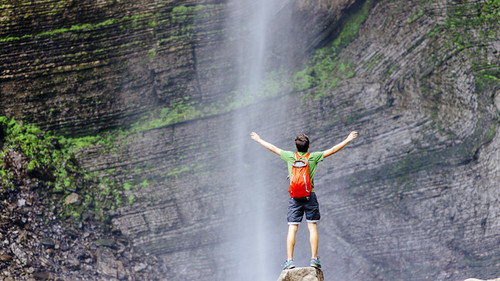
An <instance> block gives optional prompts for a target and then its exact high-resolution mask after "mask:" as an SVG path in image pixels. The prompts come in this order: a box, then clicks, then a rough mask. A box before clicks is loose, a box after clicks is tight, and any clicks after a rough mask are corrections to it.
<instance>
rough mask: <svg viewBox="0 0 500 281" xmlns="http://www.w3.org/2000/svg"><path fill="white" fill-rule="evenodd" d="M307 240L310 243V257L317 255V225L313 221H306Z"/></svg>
mask: <svg viewBox="0 0 500 281" xmlns="http://www.w3.org/2000/svg"><path fill="white" fill-rule="evenodd" d="M307 228H309V242H310V243H311V258H317V257H318V227H317V225H316V223H315V222H308V223H307Z"/></svg>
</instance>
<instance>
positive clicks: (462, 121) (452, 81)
mask: <svg viewBox="0 0 500 281" xmlns="http://www.w3.org/2000/svg"><path fill="white" fill-rule="evenodd" d="M50 3H52V4H50ZM50 3H49V2H47V4H46V6H43V5H37V6H33V5H24V6H21V5H15V4H13V5H12V6H10V7H6V9H5V10H3V11H2V13H3V14H2V21H1V26H2V29H1V34H2V35H1V38H0V39H1V40H0V45H1V49H0V62H1V63H0V65H1V67H0V96H1V100H2V102H1V104H0V114H1V115H7V116H9V117H11V116H14V117H16V118H17V119H19V120H23V121H24V122H35V123H38V124H39V125H40V126H42V127H43V128H45V129H50V130H53V131H55V132H58V133H60V134H64V135H66V136H73V137H75V136H94V135H96V134H101V135H106V134H110V135H112V136H113V141H112V143H111V144H109V143H108V144H103V143H97V144H95V145H93V146H90V147H85V148H83V149H81V150H79V151H78V152H77V157H78V159H79V161H80V162H81V163H82V164H83V165H84V166H85V167H86V168H87V169H88V170H89V171H92V172H94V173H96V174H97V175H98V176H99V177H102V178H109V179H112V180H113V181H115V182H116V183H117V185H116V186H121V187H127V188H122V189H121V191H122V192H123V193H124V194H126V195H127V196H132V195H133V196H134V197H129V198H135V200H131V203H130V204H127V205H124V206H122V207H121V208H118V209H117V210H109V212H110V215H111V216H112V218H113V225H114V226H115V227H116V228H118V229H120V230H121V231H122V232H123V233H124V234H125V235H127V237H129V238H130V239H131V241H132V242H133V244H134V245H135V246H137V247H140V248H142V249H143V250H146V251H147V252H149V253H151V254H154V255H156V256H158V257H159V258H160V259H161V260H162V261H163V262H162V266H161V270H162V272H164V276H165V278H166V280H171V279H173V280H224V279H226V278H227V277H228V276H226V274H227V275H229V276H232V275H231V273H228V272H231V270H232V268H234V265H235V263H236V262H237V261H234V260H232V259H231V258H230V256H231V255H228V252H230V251H231V246H232V244H230V243H229V242H228V238H229V237H231V235H230V234H231V233H230V231H226V230H228V228H227V227H228V223H229V222H233V221H235V220H236V221H238V220H240V221H241V220H243V219H244V218H245V216H247V215H249V214H248V213H246V211H242V210H241V209H238V202H240V201H238V200H241V199H239V197H238V194H240V190H238V184H237V183H238V180H240V179H239V178H238V177H237V176H236V175H235V174H233V173H232V171H233V169H232V168H233V167H234V166H237V165H241V166H244V167H246V168H247V170H248V171H251V165H250V163H261V165H265V169H266V174H269V176H268V177H266V179H265V180H264V181H263V182H260V184H265V185H267V186H269V190H268V193H267V194H266V195H267V198H268V203H267V207H266V208H267V209H266V210H267V213H268V214H269V216H268V217H267V219H268V220H270V221H271V222H272V223H273V224H275V225H279V224H283V225H285V228H286V223H285V222H284V220H285V219H284V218H285V217H286V214H285V212H286V196H287V194H286V180H285V178H286V167H284V166H283V163H282V162H281V161H280V160H279V159H277V158H273V157H272V155H269V154H266V153H268V152H267V151H264V150H262V148H261V147H258V146H257V145H256V144H255V143H252V142H251V141H250V140H249V139H248V140H247V141H243V142H242V141H241V140H238V139H236V138H235V137H234V136H233V135H232V134H231V128H234V126H237V124H234V120H237V119H238V118H241V117H244V116H247V115H248V114H247V113H248V112H250V111H254V112H259V113H261V114H259V115H257V117H255V118H253V119H252V120H248V124H247V127H248V131H249V132H250V131H251V130H256V131H258V132H259V134H260V135H261V136H262V137H263V138H264V139H266V140H269V141H270V142H272V143H274V144H276V145H277V146H278V147H280V148H283V149H287V150H292V149H294V148H293V142H292V141H293V137H294V136H295V135H297V134H298V133H300V132H305V133H307V134H308V135H309V136H310V137H311V140H312V143H311V149H312V150H324V149H327V148H330V147H331V146H332V145H334V144H336V143H338V142H340V141H341V140H342V139H343V138H344V137H345V136H346V135H347V134H348V133H349V132H350V131H351V130H358V131H359V133H360V137H359V138H358V139H357V140H356V141H355V142H353V143H352V144H350V145H349V146H348V147H346V148H345V149H344V150H342V151H341V152H339V153H338V154H336V155H334V156H332V157H331V158H328V159H326V160H325V161H324V162H322V163H320V164H319V166H318V172H317V174H316V180H315V182H316V186H317V194H318V197H319V200H320V205H321V211H322V221H321V223H320V225H319V231H320V255H321V257H322V260H323V262H324V265H323V266H324V270H325V276H326V279H328V280H366V279H368V280H393V279H396V280H403V279H412V278H413V279H418V280H458V279H465V278H466V277H470V276H476V277H478V278H483V279H488V278H494V277H498V276H499V275H500V272H499V271H498V266H497V264H498V263H499V262H500V261H499V258H498V257H499V252H498V249H497V247H496V245H498V242H499V239H500V236H499V235H498V233H500V229H499V227H500V225H499V224H498V223H497V221H498V216H499V211H500V209H499V199H500V198H499V196H498V194H497V192H496V190H497V188H498V180H497V179H498V178H499V177H500V174H499V173H500V171H499V168H498V167H500V165H499V164H500V158H499V157H500V156H499V155H500V153H499V151H498V147H500V139H499V135H498V128H499V127H498V123H499V117H498V116H499V112H500V97H499V94H498V92H499V87H498V63H499V61H498V51H499V48H500V47H499V44H498V30H499V29H498V21H495V20H494V19H495V15H493V16H492V17H493V20H491V17H490V20H488V17H487V15H488V9H491V8H493V9H495V7H496V9H498V7H497V6H494V4H492V3H493V1H445V0H443V1H437V2H435V1H434V2H425V3H423V2H422V3H413V2H412V3H409V2H408V1H377V2H373V3H371V2H369V3H371V4H370V5H369V7H370V8H371V9H370V12H369V16H368V17H367V18H366V20H363V21H362V23H363V24H362V25H361V27H360V28H359V32H358V33H357V39H356V40H354V41H352V42H349V45H348V46H347V47H346V48H343V49H342V48H340V47H339V46H341V44H336V43H333V46H334V47H335V52H334V53H335V55H332V52H330V51H328V50H326V51H325V50H323V51H322V52H319V53H315V52H314V48H316V47H317V46H329V43H331V41H332V40H334V39H335V38H344V37H342V35H343V34H344V33H342V30H344V29H342V28H341V26H343V25H342V23H345V26H346V27H351V26H352V25H351V23H352V22H353V21H351V20H349V19H350V18H349V17H348V16H347V15H348V14H355V11H356V9H355V8H356V7H357V6H358V7H359V6H361V4H363V1H361V2H358V3H354V2H353V1H343V2H342V3H340V2H339V3H337V2H336V1H322V2H321V5H319V6H309V5H308V4H307V3H306V2H304V1H302V2H301V1H298V2H294V3H295V4H291V2H286V1H284V2H283V3H284V4H283V5H284V6H283V7H284V8H283V9H282V10H280V11H281V12H282V13H281V14H280V13H278V14H277V18H279V17H280V16H283V17H285V16H290V15H295V16H297V17H298V19H299V20H298V22H299V23H304V25H300V24H299V25H298V26H292V27H288V28H290V29H289V30H293V31H294V32H295V33H299V34H301V33H302V32H303V31H304V30H306V31H309V32H306V33H305V34H304V35H303V36H302V37H300V38H301V39H303V40H297V41H295V42H297V44H298V46H297V49H294V50H291V51H290V50H283V52H286V53H287V56H291V57H300V54H302V53H308V54H311V57H314V59H315V61H318V60H322V59H325V60H326V59H328V60H329V61H328V63H327V64H326V65H327V66H328V67H326V68H321V67H317V68H314V69H315V70H314V71H310V72H308V75H309V78H310V79H314V81H322V82H320V83H321V84H316V85H314V84H313V86H314V87H313V86H309V87H303V88H304V89H303V90H301V91H289V92H288V91H287V92H283V93H281V94H280V95H277V96H275V97H272V98H265V99H263V100H261V101H257V102H254V103H253V104H250V105H248V106H245V107H237V106H234V105H233V104H232V103H231V98H232V97H233V96H231V91H232V90H234V87H235V83H236V81H235V79H236V78H235V75H236V73H235V72H234V69H233V68H234V65H235V63H236V62H235V61H234V60H233V59H232V58H233V56H232V54H233V52H234V50H233V49H232V46H233V44H234V42H233V41H232V40H237V39H238V38H228V37H227V36H226V35H225V33H224V30H225V28H226V25H225V17H226V15H227V12H228V10H229V8H228V7H227V5H226V4H229V3H226V2H223V1H158V2H130V1H122V2H106V1H99V2H92V1H82V2H76V1H66V2H65V1H60V3H61V9H56V8H55V7H54V6H53V5H54V3H55V2H50ZM57 3H59V2H57ZM488 5H489V6H488ZM349 7H351V8H352V9H354V10H349ZM488 7H489V8H488ZM26 9H31V10H30V11H31V12H30V13H32V14H30V13H28V12H27V10H26ZM19 11H23V12H25V14H26V15H27V16H26V17H24V18H23V17H21V16H19V15H20V13H18V12H19ZM48 11H51V12H52V13H54V14H53V15H51V14H50V13H49V12H48ZM348 11H349V13H348ZM240 12H241V13H243V14H244V11H240ZM35 19H36V20H35ZM306 23H307V24H306ZM278 26H279V25H278ZM244 34H245V33H244V32H243V31H242V33H241V36H242V37H243V38H244ZM337 35H338V37H337ZM330 38H331V39H332V40H330ZM290 54H292V55H290ZM274 59H276V58H274ZM280 60H281V58H277V59H276V61H278V62H279V61H280ZM301 61H302V59H297V60H295V61H294V63H293V64H294V67H298V68H300V67H299V66H302V65H301V64H300V62H301ZM325 69H326V70H325ZM319 70H322V71H325V72H326V74H325V73H324V72H320V71H319ZM322 76H325V77H326V78H325V79H324V80H320V77H322ZM321 79H323V78H321ZM291 88H292V87H291ZM228 100H229V101H228ZM221 105H222V107H224V106H225V105H228V106H227V108H228V109H227V110H221V109H220V108H221ZM291 111H293V112H294V113H295V114H297V115H298V116H301V118H290V115H289V114H288V113H290V112H291ZM165 112H166V113H165ZM237 117H238V118H237ZM136 121H143V122H146V121H151V123H147V122H146V123H147V124H149V125H148V126H143V127H141V126H139V125H137V123H135V122H136ZM154 122H157V123H154ZM155 124H156V125H155ZM117 128H121V129H122V131H120V132H118V133H117V130H115V129H117ZM241 146H243V147H244V149H243V151H244V152H243V155H241V156H238V157H237V156H236V155H235V154H236V153H237V151H239V150H238V149H237V148H238V147H241ZM239 157H241V158H239ZM239 159H245V160H246V162H245V163H241V162H240V161H239ZM282 175H283V176H282ZM226 232H227V233H226ZM249 235H253V234H252V233H250V234H249ZM300 235H302V234H299V237H298V241H302V242H304V244H301V243H298V245H297V250H296V253H297V255H298V256H299V257H298V258H299V259H300V258H301V257H300V256H304V255H305V256H307V254H308V251H309V250H308V245H307V243H306V242H307V238H306V237H304V235H302V236H300ZM284 237H285V230H283V232H281V233H280V232H279V231H276V233H273V234H272V235H270V237H269V240H270V241H272V242H274V241H278V242H276V245H281V244H279V243H282V240H283V239H284ZM233 238H234V237H233ZM238 242H241V243H242V244H244V242H245V241H238ZM280 247H281V246H279V247H278V246H277V249H276V252H279V251H280V250H279V249H278V248H280ZM283 247H284V246H283ZM283 251H284V249H283ZM105 254H106V253H103V258H105ZM276 255H279V253H278V254H276ZM193 259H195V260H196V261H197V262H196V263H195V265H194V266H193ZM277 264H278V265H279V263H277ZM188 269H189V270H188ZM276 270H277V271H276V274H275V276H277V275H278V274H279V268H278V267H277V269H276Z"/></svg>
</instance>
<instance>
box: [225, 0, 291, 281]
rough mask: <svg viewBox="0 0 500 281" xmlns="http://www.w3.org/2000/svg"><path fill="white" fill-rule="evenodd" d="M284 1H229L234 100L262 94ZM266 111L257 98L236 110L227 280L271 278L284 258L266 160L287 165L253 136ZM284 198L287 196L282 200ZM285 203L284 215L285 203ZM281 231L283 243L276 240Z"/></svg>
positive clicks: (282, 227) (242, 101) (283, 225)
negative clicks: (273, 31)
mask: <svg viewBox="0 0 500 281" xmlns="http://www.w3.org/2000/svg"><path fill="white" fill-rule="evenodd" d="M280 3H283V0H234V1H232V2H230V4H229V5H228V6H229V7H230V8H229V15H228V28H227V31H228V36H229V38H237V39H236V42H235V52H234V54H235V58H234V62H235V64H236V65H235V71H236V72H237V85H236V91H235V101H234V102H235V103H236V104H240V105H246V104H252V103H253V101H255V100H257V99H259V96H260V95H261V94H262V93H261V91H262V85H263V83H264V81H265V80H266V79H267V77H266V73H267V72H268V71H269V69H270V68H271V66H270V63H269V57H270V53H271V51H272V50H271V46H272V45H273V42H272V40H273V38H272V36H270V34H271V33H270V31H271V24H272V20H273V16H274V15H275V13H276V11H277V7H278V6H279V5H280ZM249 101H250V102H249ZM264 111H265V109H263V106H262V105H259V103H254V104H253V105H250V106H246V107H243V109H241V110H238V112H236V113H235V114H234V116H235V117H234V119H233V125H232V128H231V129H232V130H231V131H232V138H233V139H234V142H235V156H234V157H235V159H236V160H235V161H236V162H235V165H234V167H233V168H232V169H233V171H231V173H232V174H233V175H234V177H235V179H236V182H235V183H234V185H235V186H234V188H235V196H234V197H235V198H236V199H235V202H233V204H234V205H233V209H232V210H230V211H229V212H231V215H233V216H234V218H235V219H234V221H231V222H230V225H228V226H227V227H226V231H227V233H226V234H227V235H228V237H229V238H228V239H229V242H228V243H229V245H230V246H229V248H230V249H229V251H228V252H229V256H230V259H231V263H232V264H234V268H232V269H231V270H230V271H231V273H230V274H228V276H226V280H243V281H244V280H273V279H275V278H277V276H278V274H279V271H280V262H282V259H283V258H284V257H285V256H284V254H285V243H284V239H285V233H284V231H285V229H286V222H283V221H282V220H281V221H278V222H277V221H276V220H273V219H272V215H271V213H272V211H271V209H270V208H271V206H270V204H271V203H270V200H269V196H270V193H269V190H270V186H269V184H270V183H269V178H270V177H272V176H273V175H269V172H268V170H269V165H272V164H270V163H269V162H268V161H265V160H264V159H270V158H271V157H274V158H276V159H274V160H276V162H274V163H275V164H276V163H278V164H281V165H284V164H283V163H282V162H281V161H280V160H279V157H277V155H271V154H272V153H271V152H269V151H267V150H265V149H263V148H262V147H260V146H259V145H258V144H255V143H253V141H252V140H251V139H250V132H251V131H252V130H257V131H259V130H260V129H262V128H263V126H264V125H265V124H263V122H262V116H263V115H265V114H266V112H264ZM258 120H260V121H258ZM267 121H270V120H267ZM283 167H285V166H283ZM286 200H287V199H286V197H284V198H283V202H285V203H286ZM283 208H285V209H283V214H286V207H283ZM277 236H279V237H280V240H279V242H276V237H277Z"/></svg>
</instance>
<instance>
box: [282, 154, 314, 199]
mask: <svg viewBox="0 0 500 281" xmlns="http://www.w3.org/2000/svg"><path fill="white" fill-rule="evenodd" d="M309 156H310V154H309V153H307V154H306V155H304V156H300V155H299V153H298V152H297V153H295V162H293V164H292V174H291V176H290V187H289V188H288V193H290V196H291V197H292V198H302V197H309V196H310V195H311V189H312V186H311V176H310V175H309ZM304 158H305V161H304V160H303V159H304Z"/></svg>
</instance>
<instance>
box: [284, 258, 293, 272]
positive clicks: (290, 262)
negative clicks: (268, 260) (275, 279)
mask: <svg viewBox="0 0 500 281" xmlns="http://www.w3.org/2000/svg"><path fill="white" fill-rule="evenodd" d="M292 268H295V263H294V262H293V260H286V261H285V262H284V263H283V270H286V269H292Z"/></svg>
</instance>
